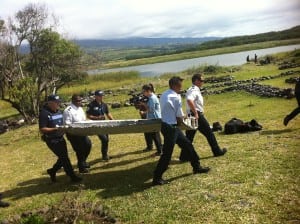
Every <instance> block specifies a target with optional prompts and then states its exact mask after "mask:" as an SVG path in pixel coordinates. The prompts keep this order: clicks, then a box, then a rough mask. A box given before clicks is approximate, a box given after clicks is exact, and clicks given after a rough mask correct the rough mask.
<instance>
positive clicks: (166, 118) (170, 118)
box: [152, 77, 210, 185]
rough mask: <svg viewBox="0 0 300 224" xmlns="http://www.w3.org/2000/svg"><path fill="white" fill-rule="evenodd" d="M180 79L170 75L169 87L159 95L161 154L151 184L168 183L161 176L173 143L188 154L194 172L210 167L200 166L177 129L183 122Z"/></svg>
mask: <svg viewBox="0 0 300 224" xmlns="http://www.w3.org/2000/svg"><path fill="white" fill-rule="evenodd" d="M182 80H183V79H181V78H179V77H172V78H171V79H170V80H169V87H170V89H169V90H167V91H165V92H164V93H163V94H162V95H161V97H160V105H161V115H162V118H161V119H162V126H161V132H162V134H163V136H164V144H163V149H162V155H161V156H160V159H159V161H158V163H157V166H156V169H155V170H154V176H153V181H152V184H153V185H162V184H166V183H168V182H167V181H165V180H164V179H163V178H162V175H163V173H164V172H165V171H166V170H167V168H168V165H169V163H170V160H171V157H172V153H173V150H174V146H175V144H178V146H179V147H180V148H181V149H182V150H183V151H186V152H187V154H188V155H189V158H190V162H191V165H192V167H193V172H194V174H196V173H207V172H208V171H209V170H210V168H208V167H201V166H200V162H199V156H198V155H197V153H196V151H195V149H194V146H193V144H192V143H191V142H190V141H189V140H188V139H187V138H186V136H185V135H184V134H183V133H182V131H181V130H180V129H179V127H178V125H180V124H182V123H183V117H184V114H183V111H182V103H181V96H180V94H179V93H180V91H181V88H182Z"/></svg>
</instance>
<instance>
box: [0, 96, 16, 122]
mask: <svg viewBox="0 0 300 224" xmlns="http://www.w3.org/2000/svg"><path fill="white" fill-rule="evenodd" d="M18 114H19V113H18V111H17V110H16V109H14V108H12V107H11V105H10V103H8V102H6V101H3V100H0V119H6V118H9V117H13V116H16V115H18Z"/></svg>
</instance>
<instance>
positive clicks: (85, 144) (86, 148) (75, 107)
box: [63, 94, 92, 173]
mask: <svg viewBox="0 0 300 224" xmlns="http://www.w3.org/2000/svg"><path fill="white" fill-rule="evenodd" d="M81 101H82V98H81V96H79V95H77V94H74V95H73V96H72V103H71V105H70V106H68V107H67V108H66V109H65V110H64V113H63V117H64V123H65V124H72V123H74V122H80V121H85V120H86V116H85V112H84V111H83V109H82V104H81ZM66 135H67V139H68V140H69V141H70V143H71V145H72V147H73V149H74V151H75V153H76V157H77V165H78V169H79V172H80V173H88V172H89V170H88V168H90V166H89V165H88V164H87V162H86V159H87V157H88V156H89V154H90V151H91V147H92V143H91V140H90V139H89V138H88V137H87V136H77V135H71V134H68V133H67V134H66Z"/></svg>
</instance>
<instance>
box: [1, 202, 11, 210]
mask: <svg viewBox="0 0 300 224" xmlns="http://www.w3.org/2000/svg"><path fill="white" fill-rule="evenodd" d="M8 206H9V203H8V202H4V201H0V208H5V207H8Z"/></svg>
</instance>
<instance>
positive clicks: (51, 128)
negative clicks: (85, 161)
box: [39, 95, 82, 182]
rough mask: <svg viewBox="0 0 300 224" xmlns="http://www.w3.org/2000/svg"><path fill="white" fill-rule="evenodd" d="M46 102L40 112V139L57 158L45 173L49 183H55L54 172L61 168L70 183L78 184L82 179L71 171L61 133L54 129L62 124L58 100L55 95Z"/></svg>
mask: <svg viewBox="0 0 300 224" xmlns="http://www.w3.org/2000/svg"><path fill="white" fill-rule="evenodd" d="M47 101H48V102H47V104H46V105H45V106H44V107H43V109H42V110H41V112H40V116H39V128H40V131H41V133H42V134H43V135H42V139H43V140H44V141H45V142H46V144H47V146H48V147H49V149H50V150H51V151H52V152H53V153H54V154H55V155H56V156H57V157H58V159H57V161H56V163H55V164H54V165H53V167H52V168H51V169H48V170H47V173H48V174H49V175H50V178H51V181H52V182H56V172H57V171H58V170H59V169H60V168H62V167H63V168H64V170H65V172H66V174H67V175H68V176H69V177H70V178H71V181H72V182H79V181H81V180H82V179H81V178H80V177H78V176H76V175H75V173H74V171H73V167H72V165H71V162H70V159H69V156H68V151H67V144H66V141H65V139H64V137H63V133H62V132H61V131H59V130H58V128H57V127H56V126H57V125H62V124H63V114H62V113H61V111H60V110H59V106H60V98H59V96H57V95H50V96H48V98H47Z"/></svg>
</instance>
